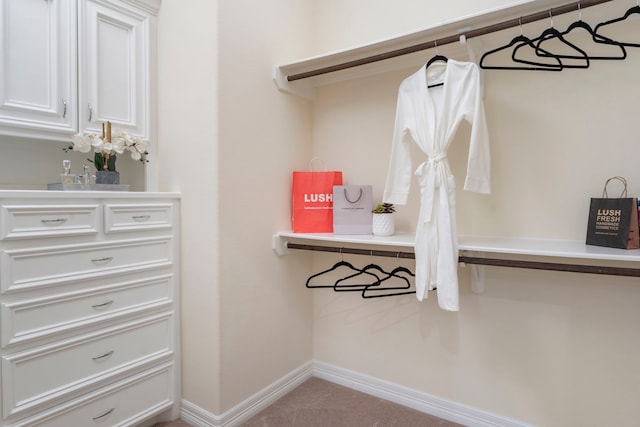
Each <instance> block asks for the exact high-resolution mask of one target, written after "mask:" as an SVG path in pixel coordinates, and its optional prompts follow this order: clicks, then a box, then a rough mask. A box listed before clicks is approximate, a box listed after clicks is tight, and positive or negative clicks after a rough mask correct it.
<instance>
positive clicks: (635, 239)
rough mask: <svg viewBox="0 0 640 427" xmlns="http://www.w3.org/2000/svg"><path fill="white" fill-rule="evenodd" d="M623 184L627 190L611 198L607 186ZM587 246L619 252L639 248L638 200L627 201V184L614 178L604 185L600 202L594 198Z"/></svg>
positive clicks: (590, 207)
mask: <svg viewBox="0 0 640 427" xmlns="http://www.w3.org/2000/svg"><path fill="white" fill-rule="evenodd" d="M612 180H617V181H620V182H621V183H622V184H623V186H624V189H623V190H622V193H621V194H620V197H618V198H609V197H608V194H607V186H608V185H609V183H610V182H611V181H612ZM587 245H594V246H606V247H610V248H620V249H638V248H640V233H639V232H638V199H637V198H632V197H627V181H626V180H625V179H624V178H622V177H620V176H614V177H611V178H609V179H608V180H607V182H606V183H605V184H604V189H603V191H602V197H601V198H592V199H591V204H590V206H589V222H588V223H587Z"/></svg>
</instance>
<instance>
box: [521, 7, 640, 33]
mask: <svg viewBox="0 0 640 427" xmlns="http://www.w3.org/2000/svg"><path fill="white" fill-rule="evenodd" d="M638 1H640V0H638ZM518 23H520V35H521V36H524V32H523V31H522V16H521V17H520V18H518Z"/></svg>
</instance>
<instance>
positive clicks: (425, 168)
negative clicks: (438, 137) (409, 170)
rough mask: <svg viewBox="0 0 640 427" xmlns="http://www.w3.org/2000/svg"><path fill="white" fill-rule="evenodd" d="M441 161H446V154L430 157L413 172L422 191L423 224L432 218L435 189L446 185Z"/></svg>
mask: <svg viewBox="0 0 640 427" xmlns="http://www.w3.org/2000/svg"><path fill="white" fill-rule="evenodd" d="M443 161H447V153H440V154H437V155H435V156H430V157H429V159H428V160H427V161H426V162H422V163H421V164H420V166H418V168H417V169H416V171H415V175H416V176H417V177H418V178H419V181H420V188H421V190H422V191H421V192H422V206H423V221H424V222H431V218H432V216H433V198H434V194H435V191H436V188H438V187H440V186H442V185H446V177H445V174H444V170H443V169H442V162H443ZM437 178H439V179H437Z"/></svg>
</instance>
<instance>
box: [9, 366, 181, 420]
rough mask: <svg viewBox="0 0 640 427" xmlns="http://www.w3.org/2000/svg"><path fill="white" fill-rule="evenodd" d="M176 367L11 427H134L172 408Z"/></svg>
mask: <svg viewBox="0 0 640 427" xmlns="http://www.w3.org/2000/svg"><path fill="white" fill-rule="evenodd" d="M173 369H174V367H173V365H172V364H164V365H161V366H158V367H156V368H153V369H150V370H148V371H145V372H142V373H140V374H136V375H134V376H131V377H129V378H127V379H126V380H123V381H120V382H118V383H116V384H112V385H109V386H107V387H104V388H102V389H100V390H98V391H96V392H92V393H89V394H87V395H85V396H83V397H82V398H79V399H76V400H74V401H71V402H68V403H66V404H64V405H62V406H60V407H56V408H53V409H52V410H50V411H47V412H46V413H43V414H41V415H39V416H37V417H32V418H29V419H25V420H23V421H20V422H17V423H15V424H10V426H11V427H76V426H77V427H87V426H89V427H91V426H105V427H106V426H133V425H137V424H138V423H140V422H142V421H144V420H145V419H147V418H148V417H151V416H153V415H157V414H159V413H161V412H163V411H164V410H166V409H167V408H169V407H170V406H171V405H172V404H173V400H174V399H175V396H173V393H172V390H173V389H172V385H173Z"/></svg>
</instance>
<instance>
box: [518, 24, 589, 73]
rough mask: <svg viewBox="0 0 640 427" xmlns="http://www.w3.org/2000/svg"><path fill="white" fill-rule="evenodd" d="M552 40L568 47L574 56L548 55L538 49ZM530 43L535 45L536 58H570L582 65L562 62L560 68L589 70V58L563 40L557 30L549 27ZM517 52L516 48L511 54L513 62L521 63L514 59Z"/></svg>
mask: <svg viewBox="0 0 640 427" xmlns="http://www.w3.org/2000/svg"><path fill="white" fill-rule="evenodd" d="M552 39H558V40H560V41H561V42H562V43H564V44H565V45H566V46H569V47H570V48H571V49H572V51H573V52H574V55H564V56H563V55H561V54H558V53H550V52H548V51H546V50H544V49H541V48H540V45H541V44H542V43H543V42H545V41H548V40H552ZM531 42H532V43H535V45H536V54H537V55H538V56H544V57H554V58H558V59H562V58H571V59H578V60H582V61H584V62H582V63H578V64H568V63H566V62H562V61H561V62H562V68H589V65H590V64H589V57H588V56H587V53H586V52H585V51H584V50H582V49H580V48H579V47H578V46H576V45H575V44H573V43H571V42H570V41H568V40H567V39H565V38H564V36H563V35H562V33H561V32H560V31H558V30H557V29H555V28H553V27H551V28H547V29H546V30H544V32H543V33H542V34H541V35H540V37H537V38H535V39H533V40H531ZM517 50H518V48H516V49H515V50H514V52H513V60H514V61H522V60H520V59H517V58H515V54H516V51H517Z"/></svg>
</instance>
